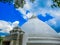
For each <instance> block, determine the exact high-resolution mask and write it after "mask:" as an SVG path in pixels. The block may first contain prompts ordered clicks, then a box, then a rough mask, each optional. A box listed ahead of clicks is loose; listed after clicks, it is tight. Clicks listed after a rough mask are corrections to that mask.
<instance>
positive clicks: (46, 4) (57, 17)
mask: <svg viewBox="0 0 60 45" xmlns="http://www.w3.org/2000/svg"><path fill="white" fill-rule="evenodd" d="M25 1H26V4H25V5H24V7H23V8H19V9H18V10H19V11H20V12H22V13H23V14H24V15H23V17H24V19H28V18H29V17H31V15H33V14H35V15H38V14H42V16H46V15H45V13H49V14H50V15H51V16H52V17H54V18H53V19H50V20H48V21H46V23H47V24H49V25H50V26H52V27H53V28H54V29H58V28H60V8H51V4H52V0H35V1H34V3H32V2H30V0H25ZM26 10H29V11H30V13H28V14H26Z"/></svg>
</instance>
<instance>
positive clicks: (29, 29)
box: [21, 17, 58, 37]
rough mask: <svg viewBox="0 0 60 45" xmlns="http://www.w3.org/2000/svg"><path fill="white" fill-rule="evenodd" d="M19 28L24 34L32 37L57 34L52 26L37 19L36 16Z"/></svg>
mask: <svg viewBox="0 0 60 45" xmlns="http://www.w3.org/2000/svg"><path fill="white" fill-rule="evenodd" d="M21 28H22V30H23V31H24V32H25V33H26V34H28V35H29V36H33V37H36V36H37V37H39V36H44V37H45V36H48V37H50V36H52V37H53V36H54V37H57V36H58V35H57V32H56V31H55V30H54V29H53V28H51V27H50V26H49V25H48V24H46V23H45V22H43V21H41V20H39V19H38V18H37V17H32V18H30V19H29V20H28V21H27V22H26V23H25V24H24V25H22V27H21Z"/></svg>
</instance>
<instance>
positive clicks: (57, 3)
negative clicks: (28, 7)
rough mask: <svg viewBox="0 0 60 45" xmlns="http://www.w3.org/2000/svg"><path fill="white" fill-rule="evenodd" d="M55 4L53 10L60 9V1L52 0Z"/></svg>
mask: <svg viewBox="0 0 60 45" xmlns="http://www.w3.org/2000/svg"><path fill="white" fill-rule="evenodd" d="M52 1H53V4H52V5H51V7H52V8H54V7H60V0H52Z"/></svg>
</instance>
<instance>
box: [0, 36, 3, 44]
mask: <svg viewBox="0 0 60 45" xmlns="http://www.w3.org/2000/svg"><path fill="white" fill-rule="evenodd" d="M2 40H3V37H1V36H0V45H2Z"/></svg>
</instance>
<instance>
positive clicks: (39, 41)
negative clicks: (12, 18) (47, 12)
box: [3, 16, 60, 45]
mask: <svg viewBox="0 0 60 45" xmlns="http://www.w3.org/2000/svg"><path fill="white" fill-rule="evenodd" d="M3 45H60V37H59V35H58V34H57V32H55V30H54V29H53V28H51V27H50V26H49V25H47V24H46V23H44V22H42V21H41V20H39V19H38V18H37V17H34V16H32V17H31V18H30V19H29V20H28V21H27V22H26V23H25V24H24V25H22V26H21V27H18V26H17V27H14V28H13V30H11V31H10V35H9V36H6V37H5V38H4V40H3Z"/></svg>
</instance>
